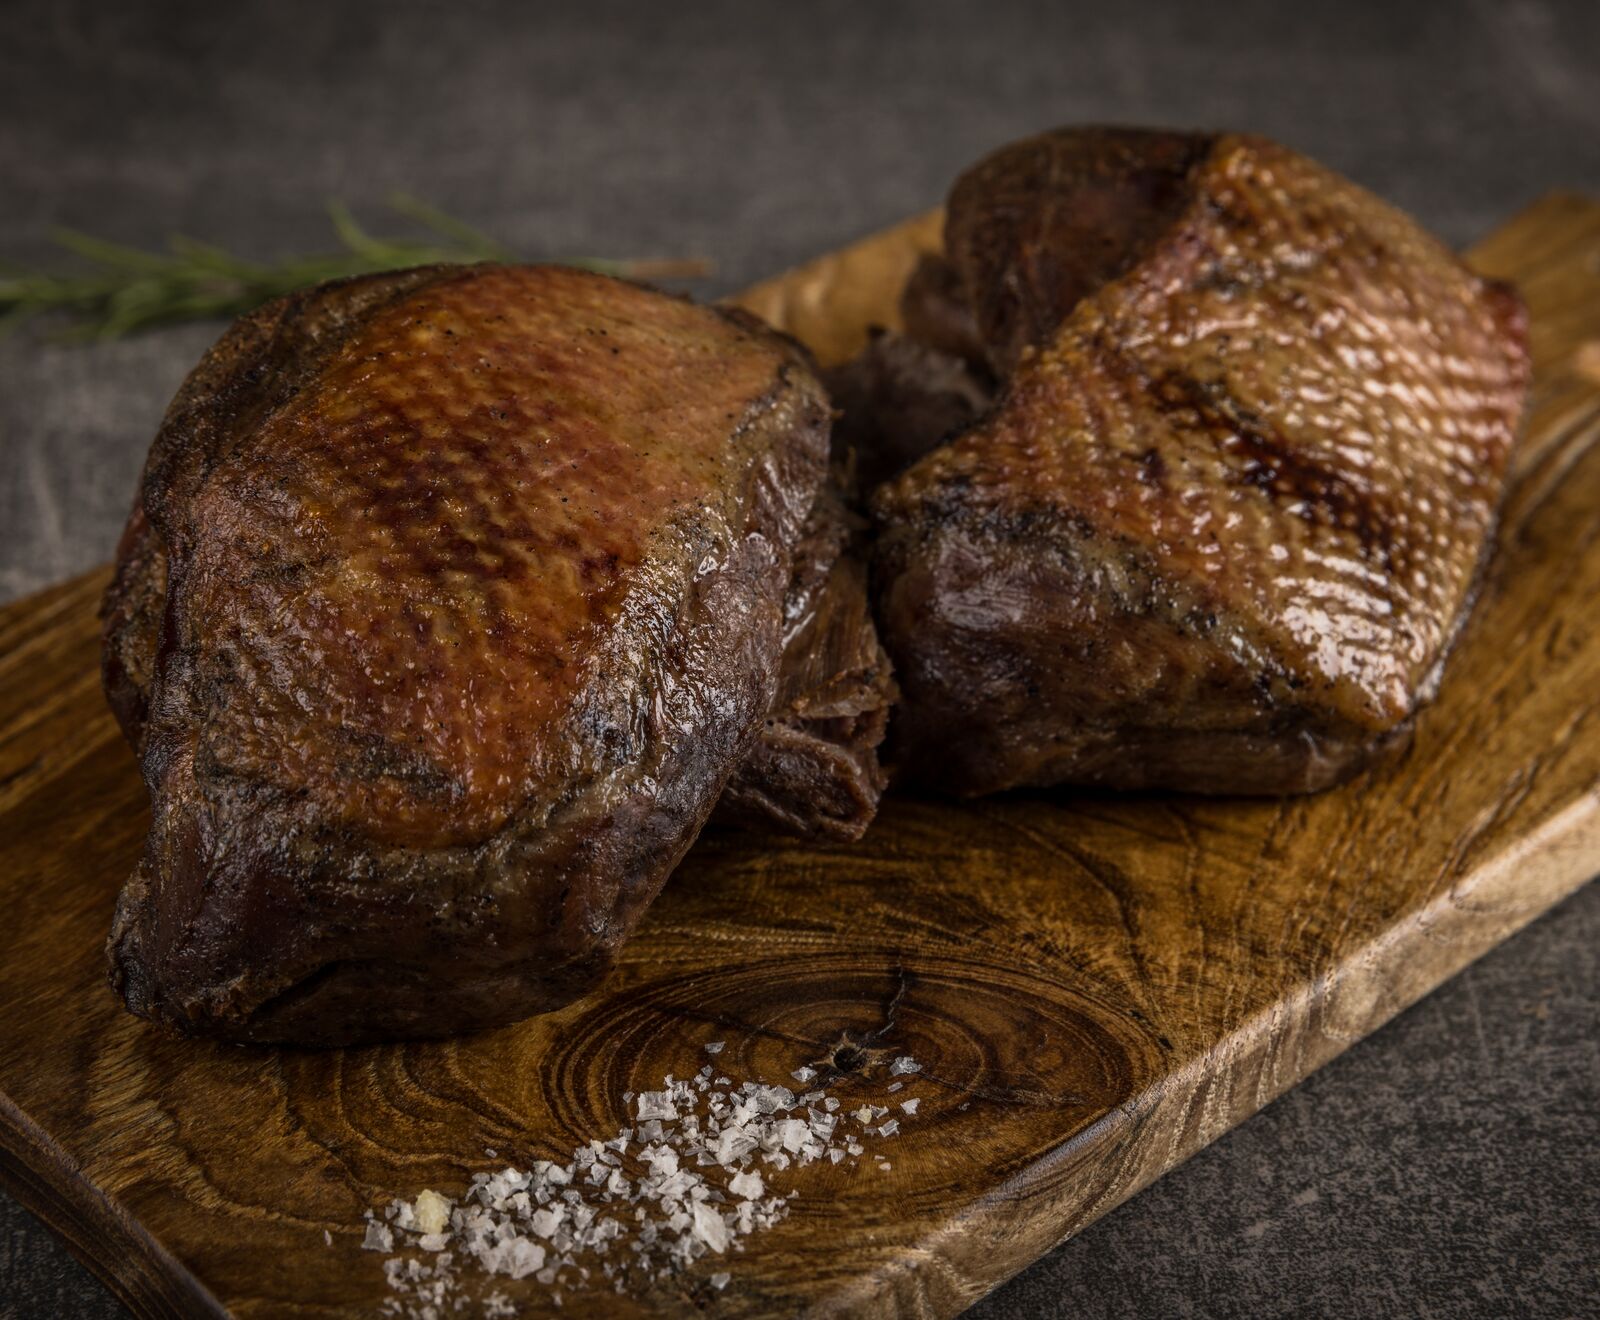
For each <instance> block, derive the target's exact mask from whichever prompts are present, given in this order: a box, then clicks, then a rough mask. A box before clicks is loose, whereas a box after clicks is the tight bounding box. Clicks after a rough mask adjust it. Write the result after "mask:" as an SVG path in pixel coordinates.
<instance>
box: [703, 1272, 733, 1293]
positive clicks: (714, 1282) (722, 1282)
mask: <svg viewBox="0 0 1600 1320" xmlns="http://www.w3.org/2000/svg"><path fill="white" fill-rule="evenodd" d="M732 1277H733V1276H732V1275H731V1274H729V1273H728V1272H727V1271H726V1270H724V1271H722V1272H721V1273H719V1274H713V1275H712V1276H711V1278H710V1280H709V1282H710V1284H711V1286H712V1287H713V1288H715V1289H716V1290H717V1291H718V1292H721V1291H722V1290H723V1289H724V1288H726V1287H727V1286H728V1280H729V1279H731V1278H732Z"/></svg>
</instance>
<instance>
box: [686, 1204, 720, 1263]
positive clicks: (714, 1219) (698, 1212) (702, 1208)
mask: <svg viewBox="0 0 1600 1320" xmlns="http://www.w3.org/2000/svg"><path fill="white" fill-rule="evenodd" d="M694 1235H695V1236H696V1237H697V1238H699V1239H700V1240H701V1241H702V1242H704V1243H705V1244H706V1246H708V1247H710V1248H711V1250H713V1251H715V1252H717V1253H718V1254H721V1253H722V1252H724V1251H726V1250H727V1249H728V1226H727V1225H726V1224H725V1223H723V1222H722V1216H721V1215H720V1214H718V1213H717V1211H716V1209H715V1207H713V1206H711V1205H709V1204H707V1203H706V1202H705V1201H697V1202H695V1207H694Z"/></svg>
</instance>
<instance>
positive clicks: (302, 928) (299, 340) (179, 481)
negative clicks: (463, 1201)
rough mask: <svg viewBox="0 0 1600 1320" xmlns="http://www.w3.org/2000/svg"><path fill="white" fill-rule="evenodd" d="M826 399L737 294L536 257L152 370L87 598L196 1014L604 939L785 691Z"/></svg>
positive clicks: (157, 909) (398, 1011) (311, 1014)
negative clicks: (690, 295) (182, 367)
mask: <svg viewBox="0 0 1600 1320" xmlns="http://www.w3.org/2000/svg"><path fill="white" fill-rule="evenodd" d="M827 424H828V409H827V403H826V400H825V397H824V395H823V393H822V390H821V387H820V385H819V383H818V382H817V380H816V379H815V377H814V376H813V375H812V373H811V372H810V370H809V369H808V366H807V364H806V362H805V361H804V360H803V357H802V355H801V353H800V352H799V350H797V349H796V348H795V347H794V346H793V345H792V344H790V343H789V342H788V341H786V340H783V339H781V338H780V337H778V336H776V335H774V334H772V333H771V332H769V331H766V330H765V329H763V328H760V327H759V326H758V325H756V323H754V322H753V320H751V319H750V318H746V317H743V316H741V315H739V314H735V313H726V312H720V311H716V310H712V309H707V308H700V307H695V306H693V305H691V304H689V303H687V302H684V301H681V300H678V299H674V298H668V297H666V296H664V295H661V294H657V293H653V292H650V291H648V290H645V289H641V288H639V287H637V286H634V285H630V284H626V283H623V282H619V281H615V280H609V279H605V278H603V277H600V276H596V275H590V274H586V273H583V272H579V271H574V270H569V269H562V268H553V267H530V268H518V267H474V268H469V269H444V268H440V269H433V270H426V271H419V272H412V273H408V274H402V275H395V276H382V277H374V278H372V279H367V280H360V281H355V282H351V283H345V284H338V285H332V286H327V287H324V288H322V289H318V290H314V291H312V292H310V293H307V294H305V295H300V296H296V297H293V298H290V299H286V300H284V301H281V302H279V303H277V304H274V305H272V306H270V307H268V308H266V309H264V310H263V311H261V312H259V313H256V314H255V315H253V316H251V317H248V318H246V319H245V320H244V321H242V322H240V323H239V324H238V325H236V326H235V327H234V328H233V329H232V330H231V331H229V333H228V334H227V335H226V336H225V337H224V338H223V340H222V341H221V342H220V343H219V344H218V345H217V347H216V348H215V349H213V350H212V352H211V353H210V354H209V355H208V356H207V358H206V359H205V360H204V361H203V362H202V363H201V365H200V366H199V368H197V370H196V371H195V373H194V374H193V375H192V376H191V377H190V379H189V381H188V382H187V383H186V385H185V386H184V389H183V391H182V392H181V393H180V394H179V396H178V398H177V400H176V401H175V402H174V404H173V407H172V409H171V411H170V412H169V414H168V417H167V420H166V422H165V424H164V425H163V427H162V430H161V433H160V435H159V436H158V437H157V440H156V443H155V445H154V447H153V449H152V452H151V456H150V461H149V464H148V467H147V471H146V476H145V482H144V490H143V499H142V503H141V507H140V508H139V509H136V510H135V513H134V515H133V518H132V520H131V521H130V526H129V531H128V533H127V535H126V537H125V540H124V544H123V547H122V555H121V562H120V565H119V571H118V575H117V578H116V580H115V582H114V584H113V587H112V589H111V592H110V594H109V596H108V600H107V609H106V683H107V690H108V693H109V695H110V697H111V701H112V705H113V707H114V709H115V710H116V711H117V713H118V715H119V717H120V718H121V719H122V720H123V721H124V725H125V727H126V728H127V729H128V731H129V734H130V737H131V738H132V739H133V740H134V742H135V745H136V747H138V748H139V749H140V751H141V756H142V760H143V764H144V770H145V777H146V780H147V783H148V785H149V788H150V792H151V799H152V810H153V820H152V825H151V832H150V840H149V844H148V847H147V850H146V853H145V856H144V859H143V860H142V862H141V863H140V865H139V868H138V871H137V873H136V874H135V876H134V878H133V879H132V880H131V881H130V882H129V884H128V886H127V888H126V889H125V891H124V893H123V896H122V900H121V902H120V904H119V907H118V912H117V918H116V923H115V928H114V930H113V933H112V939H111V945H110V952H111V958H112V969H113V970H112V980H113V984H114V985H115V986H116V987H117V989H118V990H119V991H120V992H121V993H122V994H123V995H124V997H125V998H126V1000H127V1002H128V1005H129V1007H130V1008H132V1009H133V1010H134V1011H135V1012H137V1013H140V1014H143V1015H145V1016H149V1017H153V1018H156V1019H159V1020H160V1021H162V1022H165V1023H167V1024H170V1025H172V1026H175V1027H178V1028H180V1029H182V1030H184V1031H189V1032H195V1033H203V1034H209V1035H217V1036H224V1037H231V1038H235V1039H243V1040H281V1041H295V1042H305V1043H319V1044H334V1043H348V1042H352V1041H359V1040H370V1039H377V1038H384V1037H396V1036H408V1035H434V1034H442V1033H448V1032H454V1031H460V1030H464V1029H470V1028H477V1027H484V1026H491V1025H495V1024H498V1023H503V1022H507V1021H511V1020H514V1019H516V1018H519V1017H523V1016H526V1015H527V1014H529V1013H531V1012H535V1011H539V1010H542V1009H546V1008H549V1007H552V1006H554V1005H556V1004H559V1003H561V1002H564V1001H565V1000H567V999H569V998H571V997H572V996H573V995H575V994H577V993H581V992H582V991H583V990H584V989H585V988H587V987H588V986H589V985H590V984H592V983H593V982H594V980H595V979H596V978H597V977H598V976H599V975H600V974H602V973H603V971H604V969H605V967H606V966H607V964H608V963H609V961H610V958H611V956H612V954H613V952H614V950H615V949H616V947H617V945H618V944H619V943H620V941H621V940H622V939H623V938H625V937H626V935H627V933H628V932H629V931H630V930H631V928H632V927H633V925H634V924H635V922H636V921H637V919H638V917H639V915H640V914H641V913H642V911H643V909H644V908H645V906H646V905H647V904H648V903H649V902H650V900H651V899H652V898H653V897H654V895H655V893H656V892H657V890H658V889H659V888H660V886H661V884H662V882H663V881H664V880H665V878H666V876H667V875H668V873H670V871H671V870H672V869H673V867H674V866H675V865H676V863H677V861H678V859H679V858H680V857H681V856H682V854H683V852H684V851H685V850H686V849H687V847H688V846H689V844H690V843H691V842H692V840H693V839H694V837H695V835H696V833H697V832H698V831H699V829H700V826H701V824H702V823H703V821H704V820H705V818H706V816H707V814H708V813H709V812H710V810H711V808H712V806H713V804H714V803H715V801H716V799H717V796H718V794H719V793H720V792H721V791H722V788H723V785H724V783H725V781H726V780H727V778H728V776H729V774H730V773H731V772H732V771H733V769H734V767H735V766H736V765H737V764H738V762H739V761H740V760H741V758H742V757H743V756H744V755H745V754H746V753H747V751H748V750H749V747H750V745H751V743H752V741H753V739H754V738H755V736H756V734H757V732H758V730H759V728H760V725H761V720H762V717H763V716H764V715H765V714H766V713H767V711H768V709H769V708H770V706H771V704H772V701H773V699H774V696H775V693H776V686H777V671H778V660H779V655H780V648H781V645H782V635H783V618H782V609H783V599H784V591H785V587H786V584H787V582H788V579H789V576H790V555H791V551H792V548H793V546H794V545H795V543H796V542H797V540H798V538H799V536H800V532H801V526H802V522H803V520H804V517H805V515H806V512H807V510H808V509H809V508H810V506H811V504H812V502H813V500H814V498H815V495H816V492H817V490H818V488H819V486H820V483H821V481H822V478H823V474H824V469H825V464H826V446H827Z"/></svg>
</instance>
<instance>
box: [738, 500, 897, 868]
mask: <svg viewBox="0 0 1600 1320" xmlns="http://www.w3.org/2000/svg"><path fill="white" fill-rule="evenodd" d="M859 521H860V520H859V518H853V517H852V515H851V514H850V513H849V512H848V510H847V509H846V508H845V505H844V503H843V500H842V499H841V498H840V496H839V495H838V493H837V492H836V491H835V490H833V489H832V488H827V489H824V490H823V492H822V494H821V495H820V496H818V498H817V502H816V504H815V506H813V508H812V510H811V516H810V518H808V519H807V521H806V530H805V535H804V537H803V538H802V540H801V543H800V545H799V546H798V547H797V548H796V550H795V556H794V568H793V573H792V576H791V578H790V581H789V594H788V597H787V599H786V600H785V602H784V647H783V664H782V666H781V668H780V670H779V674H778V695H777V699H776V700H775V701H774V702H773V705H772V710H771V712H770V713H769V714H768V716H767V719H766V722H765V725H764V726H763V728H762V732H761V736H760V737H759V738H758V739H757V740H756V743H755V746H754V747H752V748H751V750H750V754H749V755H748V756H746V757H745V759H744V761H743V762H742V763H741V764H740V766H739V769H738V770H737V771H735V772H734V776H733V778H732V779H731V780H729V782H728V787H727V788H726V789H725V790H724V791H723V794H722V798H721V800H720V801H719V802H718V803H717V810H716V814H715V815H714V816H713V818H712V819H713V820H715V821H717V822H718V823H721V824H729V825H743V826H749V827H754V828H761V829H772V830H778V831H780V832H782V833H786V834H797V835H800V836H802V837H814V838H825V839H847V840H848V839H859V838H860V837H861V836H862V834H864V833H865V832H866V828H867V826H868V825H870V824H871V823H872V818H873V816H875V815H876V814H877V810H878V800H879V798H880V797H882V795H883V790H884V787H885V785H886V783H887V778H888V777H887V775H886V774H885V773H884V770H883V767H882V766H881V765H880V764H879V761H878V745H879V744H880V743H881V742H882V741H883V735H884V732H885V730H886V729H887V727H888V723H889V708H890V706H891V704H892V703H893V701H894V697H895V687H894V680H893V678H892V677H891V675H890V665H889V657H888V656H887V655H886V654H885V653H884V650H883V647H882V646H881V645H880V644H879V642H878V631H877V628H876V627H875V626H874V625H873V621H872V607H871V603H870V600H869V597H868V594H867V570H866V564H865V563H864V561H863V560H862V559H861V557H860V556H859V554H857V553H856V552H855V547H854V544H853V543H854V541H855V540H856V536H855V532H856V530H857V529H856V527H855V526H854V524H855V523H858V522H859Z"/></svg>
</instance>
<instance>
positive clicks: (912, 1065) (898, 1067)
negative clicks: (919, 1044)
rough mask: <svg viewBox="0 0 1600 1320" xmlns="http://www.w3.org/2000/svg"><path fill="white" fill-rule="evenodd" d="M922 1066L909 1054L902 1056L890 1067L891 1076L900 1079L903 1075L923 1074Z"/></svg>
mask: <svg viewBox="0 0 1600 1320" xmlns="http://www.w3.org/2000/svg"><path fill="white" fill-rule="evenodd" d="M921 1071H922V1065H921V1064H920V1063H918V1062H917V1061H916V1060H915V1059H913V1058H912V1057H911V1056H910V1055H909V1054H902V1055H901V1056H900V1057H899V1058H898V1059H896V1060H895V1061H894V1062H893V1063H891V1064H890V1065H889V1076H891V1077H898V1076H899V1075H900V1074H901V1073H914V1072H921Z"/></svg>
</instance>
